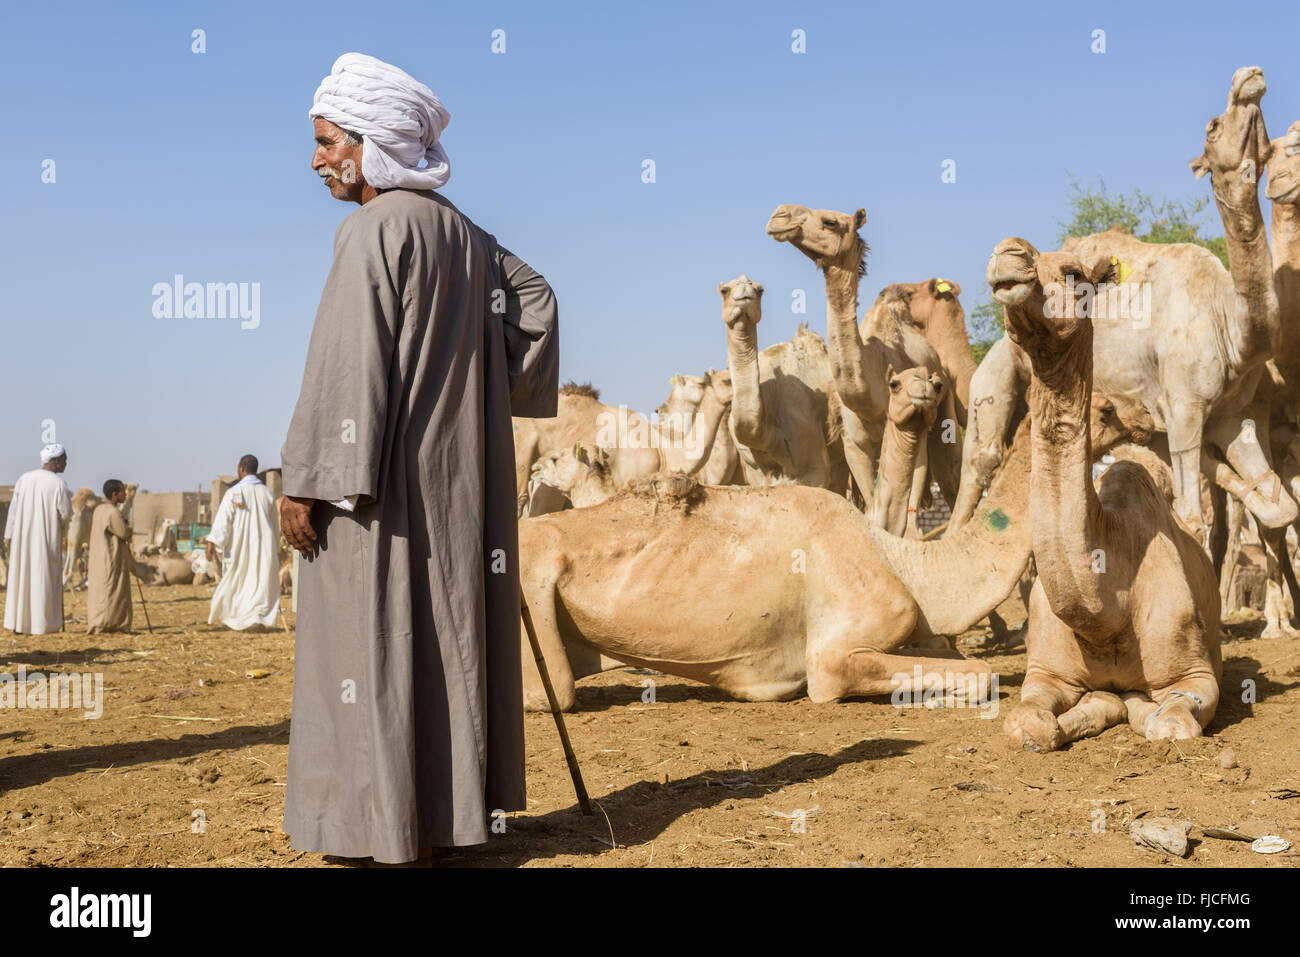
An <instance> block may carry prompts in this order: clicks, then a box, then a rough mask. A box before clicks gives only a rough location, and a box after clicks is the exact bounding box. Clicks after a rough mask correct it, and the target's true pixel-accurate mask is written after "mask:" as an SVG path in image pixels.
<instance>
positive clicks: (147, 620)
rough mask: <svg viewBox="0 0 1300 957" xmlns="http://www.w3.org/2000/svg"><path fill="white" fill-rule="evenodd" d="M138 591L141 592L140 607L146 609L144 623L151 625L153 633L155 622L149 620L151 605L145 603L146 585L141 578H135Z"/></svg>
mask: <svg viewBox="0 0 1300 957" xmlns="http://www.w3.org/2000/svg"><path fill="white" fill-rule="evenodd" d="M135 588H136V591H138V592H139V593H140V607H141V608H143V609H144V623H145V624H146V625H148V626H149V634H151V635H152V634H153V622H151V621H150V620H149V606H148V605H146V604H145V603H144V586H143V585H141V584H140V579H139V578H138V577H137V578H136V580H135Z"/></svg>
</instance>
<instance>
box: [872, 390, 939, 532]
mask: <svg viewBox="0 0 1300 957" xmlns="http://www.w3.org/2000/svg"><path fill="white" fill-rule="evenodd" d="M926 431H928V426H927V425H926V423H925V420H924V419H923V418H922V417H921V416H919V415H917V416H913V417H912V418H911V419H909V420H908V425H907V426H900V425H899V424H898V423H897V422H895V421H894V420H893V419H889V418H887V419H886V420H885V431H884V436H883V437H882V439H881V442H880V467H879V470H878V474H879V476H880V483H879V485H877V487H876V495H875V503H874V505H873V507H872V519H873V521H875V523H876V524H877V525H879V526H880V527H881V528H884V529H886V530H888V531H889V532H890V533H891V534H894V535H902V534H903V532H904V531H905V530H906V527H907V509H908V505H909V502H910V499H911V491H912V473H913V471H914V470H915V468H916V455H917V450H918V449H919V448H920V446H921V437H922V435H923V433H924V432H926Z"/></svg>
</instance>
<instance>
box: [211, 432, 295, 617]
mask: <svg viewBox="0 0 1300 957" xmlns="http://www.w3.org/2000/svg"><path fill="white" fill-rule="evenodd" d="M238 471H239V481H238V482H236V483H235V484H234V485H233V486H231V488H230V489H229V491H227V492H226V494H225V495H224V496H222V498H221V506H220V508H218V509H217V515H216V518H214V519H213V521H212V531H211V532H209V533H208V539H207V557H208V560H209V561H212V560H213V559H214V558H215V556H216V552H217V549H222V551H223V556H222V575H221V582H220V584H218V585H217V590H216V591H215V592H213V595H212V611H211V613H210V614H209V615H208V624H212V623H214V622H217V621H220V622H221V623H222V624H223V625H225V626H226V627H227V628H231V629H234V630H235V631H243V630H245V629H247V628H252V627H253V626H254V625H265V626H267V627H270V626H272V625H274V624H275V620H276V618H277V617H278V616H279V614H280V562H279V557H280V523H279V520H278V518H277V517H276V514H275V497H274V496H273V495H272V494H271V490H270V489H268V488H267V487H266V485H264V484H263V482H262V480H261V479H259V478H258V477H257V457H256V456H253V455H245V456H244V457H243V458H242V459H240V460H239V469H238Z"/></svg>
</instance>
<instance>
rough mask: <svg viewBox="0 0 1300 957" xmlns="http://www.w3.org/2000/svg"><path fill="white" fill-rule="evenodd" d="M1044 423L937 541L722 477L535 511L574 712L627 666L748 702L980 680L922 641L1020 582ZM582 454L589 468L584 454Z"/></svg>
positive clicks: (525, 535)
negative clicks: (1035, 441)
mask: <svg viewBox="0 0 1300 957" xmlns="http://www.w3.org/2000/svg"><path fill="white" fill-rule="evenodd" d="M1113 413H1114V407H1113V406H1110V405H1109V404H1105V403H1102V404H1098V405H1095V406H1094V415H1093V418H1092V420H1091V423H1090V425H1091V428H1092V432H1093V440H1094V441H1095V442H1096V443H1097V445H1098V447H1099V449H1100V448H1103V447H1109V446H1111V445H1113V444H1116V443H1119V442H1125V441H1128V440H1129V439H1130V438H1131V437H1132V436H1131V433H1130V431H1129V430H1128V428H1127V427H1126V426H1125V425H1124V423H1123V422H1121V421H1119V419H1118V418H1117V417H1116V416H1115V415H1113ZM1028 431H1029V430H1028V425H1027V424H1026V425H1024V426H1022V427H1021V434H1020V435H1019V437H1018V438H1017V439H1016V440H1015V441H1014V442H1013V443H1012V447H1011V450H1010V452H1009V454H1008V463H1009V467H1008V468H1005V469H1003V470H1002V471H1001V473H1000V474H999V476H998V478H997V479H995V480H994V483H993V486H992V488H990V490H989V494H988V497H987V499H986V500H985V502H984V505H983V508H982V510H981V511H980V512H979V514H978V515H977V516H976V519H975V520H974V521H971V522H968V523H967V524H966V525H965V526H964V527H963V528H962V529H961V530H959V531H957V532H954V533H952V534H950V535H947V536H945V537H944V538H943V539H941V540H939V541H935V542H920V541H915V540H908V539H903V538H898V537H896V536H893V535H890V534H889V533H888V532H886V531H884V530H883V529H881V528H877V527H875V526H873V525H872V524H871V523H870V522H869V521H868V519H867V517H866V516H865V515H863V514H862V513H861V512H859V511H857V510H856V509H855V508H854V507H853V506H852V505H851V504H849V502H848V501H847V500H846V499H845V498H843V497H842V496H839V495H836V494H834V493H832V492H829V491H827V490H825V489H817V488H810V487H806V486H798V485H789V484H786V485H778V486H774V487H766V488H745V487H735V486H731V487H717V488H710V487H705V486H700V485H699V484H698V483H697V482H695V481H694V480H693V479H690V478H688V477H684V476H680V475H678V476H656V477H652V478H651V479H649V480H645V481H642V482H639V483H634V485H633V486H632V487H630V488H628V489H625V490H623V491H621V492H620V493H619V494H617V495H615V496H614V497H612V498H610V499H608V500H607V501H604V502H603V503H601V504H597V505H594V506H592V507H590V508H578V509H571V510H568V511H563V512H556V513H554V514H550V515H545V516H542V517H540V518H529V519H525V520H524V521H521V522H520V523H519V556H520V568H521V570H522V571H521V583H522V587H523V590H524V593H525V595H526V597H527V600H528V604H529V607H530V609H531V611H532V617H533V621H534V623H535V624H536V627H537V632H538V638H539V640H540V642H541V646H542V649H543V654H544V655H545V657H546V663H547V668H548V670H549V671H550V675H551V679H552V681H553V683H554V686H555V691H556V695H557V698H558V700H559V703H560V706H561V707H562V708H563V709H565V710H568V709H570V708H572V706H573V702H574V700H575V687H574V682H575V680H576V679H577V678H581V677H584V676H586V675H591V674H596V673H598V672H601V671H605V670H608V669H610V668H615V667H620V666H621V665H622V664H624V663H626V664H634V665H643V666H645V667H649V668H656V669H658V670H660V671H666V672H668V673H670V674H675V675H681V676H683V677H686V678H692V679H694V680H696V681H701V682H704V683H706V684H710V685H713V686H715V687H718V688H721V689H723V690H724V691H726V692H728V693H729V694H731V695H733V696H735V697H737V698H740V699H742V700H750V701H771V700H782V699H786V698H792V697H795V696H797V695H799V694H800V693H801V692H802V691H803V690H804V689H805V688H806V689H807V692H808V695H809V697H811V698H812V699H813V700H814V701H829V700H833V699H836V698H842V697H849V696H855V695H875V694H889V693H891V692H892V691H894V690H896V689H904V690H906V689H914V690H917V691H920V690H922V689H923V688H925V687H933V685H925V684H924V683H923V682H924V681H925V679H926V678H929V679H930V680H931V681H933V680H936V679H937V680H939V681H940V682H941V683H944V687H945V688H947V687H950V686H952V684H953V683H955V682H957V681H964V682H966V684H965V685H963V687H966V688H969V687H970V684H969V683H970V682H971V681H974V682H976V683H978V682H979V680H980V676H987V675H988V673H989V672H988V668H987V666H985V665H984V664H983V663H981V662H977V661H968V660H966V659H963V658H961V657H960V656H958V655H956V654H955V653H954V652H951V651H944V650H940V649H933V650H930V649H917V648H908V647H907V646H909V645H915V644H916V643H917V642H920V641H924V640H927V639H930V638H933V637H936V636H946V635H959V634H961V633H962V632H963V631H966V630H967V629H968V628H970V627H971V626H972V625H974V624H975V623H976V622H978V621H979V620H980V619H981V618H983V617H985V616H986V615H987V614H988V613H989V611H991V610H992V609H993V608H995V607H997V605H998V604H1000V603H1001V602H1002V601H1003V600H1004V599H1005V598H1006V596H1007V594H1008V593H1009V592H1010V591H1011V589H1012V588H1013V587H1015V585H1016V583H1017V582H1018V581H1019V579H1020V574H1021V571H1022V570H1023V569H1024V567H1025V564H1026V562H1027V561H1028V560H1029V550H1030V540H1029V522H1028V518H1027V511H1028V507H1029V501H1028V499H1029V490H1028V473H1029V458H1030V449H1029V436H1028ZM568 460H569V461H570V462H571V463H572V462H576V463H577V465H579V466H580V465H582V463H581V462H577V459H576V456H574V455H572V453H571V450H570V451H569V453H568ZM972 570H974V571H972ZM521 654H522V656H523V659H524V661H523V669H524V676H525V690H524V702H525V707H527V708H529V709H530V710H544V709H546V707H547V704H546V697H545V695H544V694H543V691H542V686H541V681H540V678H539V677H538V674H537V668H536V665H535V664H534V663H533V656H532V651H531V649H530V648H529V646H528V644H527V642H524V643H523V644H522V648H521ZM917 668H920V671H919V672H918V671H916V670H915V669H917ZM917 674H921V675H922V676H923V677H922V678H921V679H920V681H921V682H922V683H917V679H916V675H917ZM949 678H951V679H952V681H951V682H949V681H948V679H949Z"/></svg>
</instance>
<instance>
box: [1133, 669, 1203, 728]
mask: <svg viewBox="0 0 1300 957" xmlns="http://www.w3.org/2000/svg"><path fill="white" fill-rule="evenodd" d="M1175 691H1177V692H1179V694H1177V695H1174V694H1172V692H1175ZM1193 695H1194V696H1195V697H1192V696H1193ZM1122 697H1123V698H1124V704H1125V706H1126V707H1127V709H1128V723H1129V724H1130V725H1131V726H1132V727H1133V730H1134V731H1136V732H1137V733H1138V734H1140V735H1142V736H1144V737H1145V738H1146V739H1147V740H1148V741H1164V740H1168V739H1169V738H1199V737H1200V736H1201V730H1202V729H1203V728H1205V727H1206V726H1207V725H1209V723H1210V722H1211V721H1212V720H1214V712H1215V711H1217V710H1218V707H1219V683H1218V682H1217V681H1215V680H1214V678H1213V676H1210V675H1203V676H1196V677H1192V678H1183V679H1182V680H1181V681H1175V682H1174V683H1173V684H1172V685H1170V686H1169V687H1168V688H1158V689H1152V691H1151V693H1150V695H1148V694H1146V693H1144V692H1141V691H1127V692H1125V693H1124V695H1123V696H1122ZM1152 699H1155V700H1152ZM1197 699H1200V700H1199V704H1198V703H1197Z"/></svg>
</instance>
